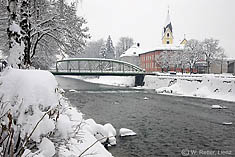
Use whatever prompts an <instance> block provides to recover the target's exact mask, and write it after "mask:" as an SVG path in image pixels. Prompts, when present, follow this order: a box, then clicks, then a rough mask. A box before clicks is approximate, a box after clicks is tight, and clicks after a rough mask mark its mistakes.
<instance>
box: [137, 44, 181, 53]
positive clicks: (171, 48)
mask: <svg viewBox="0 0 235 157" xmlns="http://www.w3.org/2000/svg"><path fill="white" fill-rule="evenodd" d="M183 49H184V45H175V44H162V45H159V46H156V47H153V48H147V49H144V50H142V52H141V53H140V54H145V53H148V52H152V51H157V50H158V51H180V50H183Z"/></svg>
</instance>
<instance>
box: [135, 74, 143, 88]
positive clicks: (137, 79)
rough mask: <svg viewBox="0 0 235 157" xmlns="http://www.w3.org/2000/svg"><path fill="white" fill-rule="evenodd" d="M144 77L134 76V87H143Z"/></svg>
mask: <svg viewBox="0 0 235 157" xmlns="http://www.w3.org/2000/svg"><path fill="white" fill-rule="evenodd" d="M144 76H145V75H136V76H135V87H137V86H143V85H144Z"/></svg>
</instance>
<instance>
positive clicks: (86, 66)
mask: <svg viewBox="0 0 235 157" xmlns="http://www.w3.org/2000/svg"><path fill="white" fill-rule="evenodd" d="M56 71H57V72H114V73H115V72H123V73H125V72H129V73H130V72H134V73H138V72H140V73H143V72H144V70H143V69H141V68H139V67H138V66H136V65H133V64H130V63H127V62H123V61H117V60H113V59H101V58H72V59H64V60H59V61H57V62H56Z"/></svg>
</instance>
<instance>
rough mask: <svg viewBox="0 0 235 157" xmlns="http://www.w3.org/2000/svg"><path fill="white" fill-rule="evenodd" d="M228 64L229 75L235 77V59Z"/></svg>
mask: <svg viewBox="0 0 235 157" xmlns="http://www.w3.org/2000/svg"><path fill="white" fill-rule="evenodd" d="M227 64H228V71H227V72H228V73H232V74H233V75H235V59H230V60H228V61H227Z"/></svg>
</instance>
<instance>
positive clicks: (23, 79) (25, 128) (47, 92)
mask: <svg viewBox="0 0 235 157" xmlns="http://www.w3.org/2000/svg"><path fill="white" fill-rule="evenodd" d="M63 93H64V91H63V89H60V88H59V87H58V83H57V81H56V79H55V77H54V76H53V75H52V74H51V73H50V72H48V71H41V70H19V69H13V68H9V67H8V68H6V69H5V70H4V71H3V72H2V73H0V123H1V127H0V131H2V126H6V127H7V126H10V127H11V126H12V129H14V131H15V134H14V136H16V137H13V139H18V138H17V137H18V135H20V137H21V138H22V139H26V138H25V137H29V135H30V133H32V136H30V137H29V138H30V139H31V140H32V141H31V142H30V144H31V145H32V143H35V146H34V147H33V151H31V150H30V147H27V145H26V149H25V151H24V154H23V156H27V157H31V156H34V157H52V156H54V155H56V156H62V157H63V156H64V157H65V156H66V157H67V156H79V155H82V156H91V157H92V156H94V157H109V156H112V155H111V154H110V153H109V152H108V151H107V150H106V149H105V148H104V146H103V145H102V144H101V142H100V141H98V140H99V139H97V138H96V137H95V135H94V134H92V133H91V132H89V131H88V130H87V129H86V128H87V127H90V126H89V124H88V123H86V121H85V120H84V119H83V117H82V113H81V112H79V111H77V110H76V109H75V108H73V107H71V105H70V104H69V102H67V101H66V100H67V99H65V98H64V97H63V96H62V94H63ZM8 113H9V114H11V115H12V122H11V118H9V114H8ZM10 117H11V116H10ZM37 123H38V124H39V125H38V126H37ZM10 124H11V125H10ZM97 126H100V128H102V129H100V128H98V127H95V128H92V127H90V130H94V129H95V131H96V132H98V133H101V134H104V135H106V134H107V135H108V134H109V132H110V130H108V129H105V127H104V126H103V125H100V124H97ZM34 128H36V129H35V130H34ZM19 129H20V130H21V131H19ZM33 130H34V131H33ZM111 132H113V130H111ZM18 133H19V134H18ZM5 134H7V133H5ZM2 135H4V131H3V134H2ZM2 135H1V136H2ZM15 143H16V141H15ZM6 145H7V143H6V141H5V142H4V143H3V145H1V146H0V150H1V151H0V155H1V153H2V151H3V148H4V147H6ZM31 148H32V147H31ZM88 148H89V149H88ZM16 156H17V155H16Z"/></svg>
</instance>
